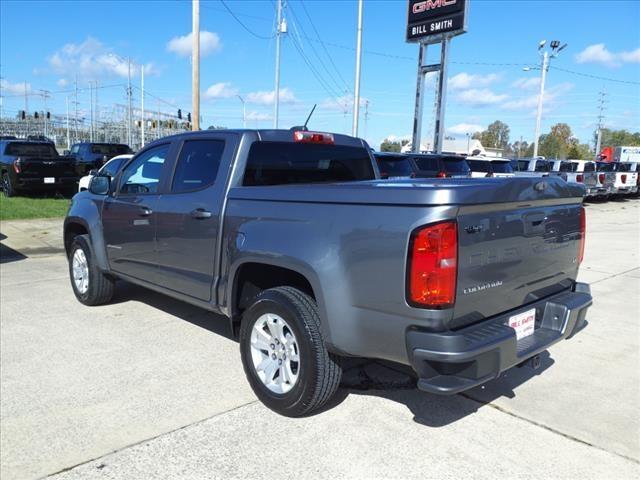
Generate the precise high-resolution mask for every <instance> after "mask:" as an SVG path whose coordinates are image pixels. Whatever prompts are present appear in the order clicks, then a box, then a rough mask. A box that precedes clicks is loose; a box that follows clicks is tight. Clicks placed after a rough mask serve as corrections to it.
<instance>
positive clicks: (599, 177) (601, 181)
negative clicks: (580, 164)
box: [598, 173, 605, 185]
mask: <svg viewBox="0 0 640 480" xmlns="http://www.w3.org/2000/svg"><path fill="white" fill-rule="evenodd" d="M604 176H605V175H604V173H601V174H600V175H598V181H599V182H600V183H601V184H603V185H604Z"/></svg>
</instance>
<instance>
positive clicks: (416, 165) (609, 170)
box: [374, 152, 640, 199]
mask: <svg viewBox="0 0 640 480" xmlns="http://www.w3.org/2000/svg"><path fill="white" fill-rule="evenodd" d="M374 157H375V158H376V161H377V163H378V168H379V170H380V174H381V175H382V177H383V178H407V177H410V178H447V177H454V178H460V177H514V176H518V177H545V176H559V177H561V178H562V179H564V180H565V181H567V182H574V183H581V184H583V185H584V186H585V188H586V193H585V197H586V198H601V199H604V198H608V197H610V196H612V195H638V192H639V190H640V188H639V187H640V176H639V175H638V163H637V162H596V161H591V160H547V159H544V158H527V159H522V158H521V159H508V158H499V157H485V156H464V155H456V154H441V155H439V154H430V153H421V154H402V153H390V152H374Z"/></svg>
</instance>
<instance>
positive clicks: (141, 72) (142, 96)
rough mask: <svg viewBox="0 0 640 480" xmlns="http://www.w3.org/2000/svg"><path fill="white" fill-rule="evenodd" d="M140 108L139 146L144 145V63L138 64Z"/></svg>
mask: <svg viewBox="0 0 640 480" xmlns="http://www.w3.org/2000/svg"><path fill="white" fill-rule="evenodd" d="M140 91H141V93H140V110H142V128H141V130H140V148H142V147H144V127H145V123H146V120H145V118H144V65H140Z"/></svg>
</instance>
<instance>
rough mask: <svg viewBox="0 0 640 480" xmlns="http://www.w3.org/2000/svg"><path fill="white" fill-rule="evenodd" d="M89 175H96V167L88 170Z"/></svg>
mask: <svg viewBox="0 0 640 480" xmlns="http://www.w3.org/2000/svg"><path fill="white" fill-rule="evenodd" d="M89 175H91V176H93V177H96V176H98V169H97V168H94V169H91V170H89Z"/></svg>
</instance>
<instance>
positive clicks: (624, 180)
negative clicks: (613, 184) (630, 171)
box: [620, 173, 627, 183]
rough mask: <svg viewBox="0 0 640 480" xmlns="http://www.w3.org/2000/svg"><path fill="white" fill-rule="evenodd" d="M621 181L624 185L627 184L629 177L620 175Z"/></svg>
mask: <svg viewBox="0 0 640 480" xmlns="http://www.w3.org/2000/svg"><path fill="white" fill-rule="evenodd" d="M620 180H621V181H622V183H627V175H626V174H624V173H623V174H622V175H620Z"/></svg>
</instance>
